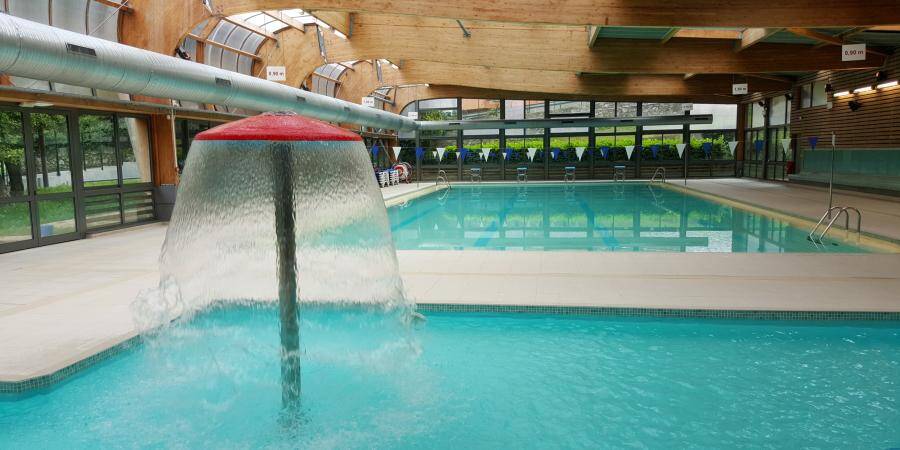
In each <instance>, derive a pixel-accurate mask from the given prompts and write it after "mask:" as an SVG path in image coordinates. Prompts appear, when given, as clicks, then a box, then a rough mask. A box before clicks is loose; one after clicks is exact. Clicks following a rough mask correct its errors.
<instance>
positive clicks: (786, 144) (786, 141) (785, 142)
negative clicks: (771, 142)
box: [781, 138, 791, 157]
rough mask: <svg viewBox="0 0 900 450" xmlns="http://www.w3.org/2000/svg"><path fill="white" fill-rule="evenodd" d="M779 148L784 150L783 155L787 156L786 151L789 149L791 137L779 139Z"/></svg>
mask: <svg viewBox="0 0 900 450" xmlns="http://www.w3.org/2000/svg"><path fill="white" fill-rule="evenodd" d="M781 149H782V150H783V151H784V156H785V157H787V154H788V151H789V150H790V149H791V138H784V139H782V140H781Z"/></svg>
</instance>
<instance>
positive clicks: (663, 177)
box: [650, 167, 666, 184]
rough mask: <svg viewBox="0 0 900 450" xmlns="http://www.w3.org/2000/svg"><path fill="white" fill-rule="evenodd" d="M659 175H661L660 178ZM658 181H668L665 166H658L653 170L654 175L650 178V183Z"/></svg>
mask: <svg viewBox="0 0 900 450" xmlns="http://www.w3.org/2000/svg"><path fill="white" fill-rule="evenodd" d="M657 177H660V179H659V180H658V179H657ZM657 181H660V182H662V183H665V182H666V168H665V167H657V168H656V171H655V172H653V176H652V177H651V178H650V183H651V184H653V183H655V182H657Z"/></svg>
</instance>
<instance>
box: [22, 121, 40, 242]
mask: <svg viewBox="0 0 900 450" xmlns="http://www.w3.org/2000/svg"><path fill="white" fill-rule="evenodd" d="M19 114H20V119H19V120H20V122H21V130H22V145H23V147H24V148H25V155H24V156H25V179H26V180H27V182H28V188H27V189H26V191H25V198H26V199H27V202H28V208H29V211H28V212H29V215H30V217H31V242H32V243H33V245H40V239H41V225H40V223H41V222H40V221H41V217H40V214H39V211H38V203H37V195H36V192H37V189H36V186H35V185H34V180H35V176H34V168H35V165H34V143H33V142H32V139H33V138H34V136H33V130H32V127H31V113H26V112H22V111H20V112H19Z"/></svg>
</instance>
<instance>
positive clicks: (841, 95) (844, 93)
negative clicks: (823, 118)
mask: <svg viewBox="0 0 900 450" xmlns="http://www.w3.org/2000/svg"><path fill="white" fill-rule="evenodd" d="M848 95H850V91H841V92H835V93H834V96H835V97H846V96H848Z"/></svg>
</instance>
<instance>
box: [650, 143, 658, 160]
mask: <svg viewBox="0 0 900 450" xmlns="http://www.w3.org/2000/svg"><path fill="white" fill-rule="evenodd" d="M650 153H652V154H653V158H654V159H655V158H656V156H657V155H659V146H658V145H651V146H650Z"/></svg>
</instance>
